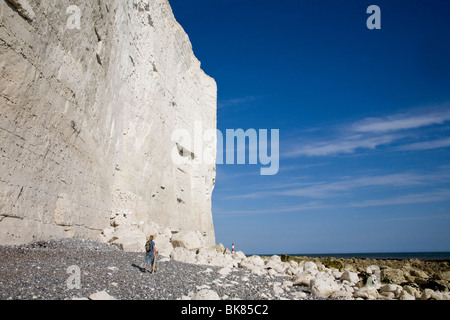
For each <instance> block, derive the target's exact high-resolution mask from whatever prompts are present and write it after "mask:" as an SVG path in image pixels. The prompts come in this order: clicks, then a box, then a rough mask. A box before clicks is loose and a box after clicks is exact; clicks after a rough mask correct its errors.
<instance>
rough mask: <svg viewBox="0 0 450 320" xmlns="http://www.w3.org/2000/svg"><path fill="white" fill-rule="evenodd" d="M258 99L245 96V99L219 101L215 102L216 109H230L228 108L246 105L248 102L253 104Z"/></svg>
mask: <svg viewBox="0 0 450 320" xmlns="http://www.w3.org/2000/svg"><path fill="white" fill-rule="evenodd" d="M257 99H259V97H256V96H246V97H238V98H232V99H225V100H219V101H218V102H217V107H218V108H219V109H223V108H230V107H239V106H242V105H248V104H249V103H250V102H254V101H255V100H257Z"/></svg>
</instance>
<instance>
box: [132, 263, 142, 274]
mask: <svg viewBox="0 0 450 320" xmlns="http://www.w3.org/2000/svg"><path fill="white" fill-rule="evenodd" d="M131 266H132V267H134V268H137V269H139V271H141V272H144V271H145V269H144V268H142V267H141V266H138V265H136V264H134V263H133V264H132V265H131Z"/></svg>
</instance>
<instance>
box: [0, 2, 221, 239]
mask: <svg viewBox="0 0 450 320" xmlns="http://www.w3.org/2000/svg"><path fill="white" fill-rule="evenodd" d="M0 78H1V80H0V244H24V243H29V242H32V241H37V240H46V239H51V238H65V237H81V238H86V239H91V240H98V239H99V238H101V239H103V240H104V239H105V236H104V234H108V237H109V239H117V237H114V233H115V232H116V231H117V232H118V233H123V232H124V230H127V228H128V229H130V228H131V227H134V229H133V232H132V234H133V233H134V234H137V235H138V238H139V239H140V238H143V235H142V234H145V229H146V227H145V226H146V225H148V224H150V223H152V222H154V223H157V224H158V225H160V226H162V227H163V228H169V229H170V231H173V232H181V231H183V232H190V231H192V232H199V233H201V234H202V236H203V237H204V239H203V241H204V242H205V243H206V245H207V246H211V245H214V244H215V237H214V228H213V221H212V214H211V195H212V191H213V188H214V183H215V150H216V140H215V139H216V137H215V135H214V134H213V135H211V134H209V135H208V137H209V138H208V139H203V140H204V141H203V140H200V142H199V141H196V144H194V141H193V140H194V139H193V138H194V136H195V134H194V132H195V130H197V131H199V130H200V131H201V133H202V132H206V131H207V130H210V131H211V132H213V133H215V129H216V112H217V107H216V105H217V86H216V83H215V81H214V80H213V79H212V78H211V77H209V76H207V75H206V74H205V73H204V72H203V71H202V70H201V68H200V62H199V61H198V60H197V58H196V57H195V56H194V53H193V50H192V46H191V43H190V41H189V38H188V36H187V34H186V33H185V31H184V30H183V28H182V27H181V26H180V25H179V24H178V23H177V21H176V20H175V17H174V16H173V13H172V10H171V7H170V5H169V2H168V1H167V0H130V1H122V0H108V1H103V0H100V1H88V0H83V1H76V2H73V1H72V2H71V1H69V0H60V1H29V0H20V1H19V0H7V1H6V0H0ZM177 130H178V131H180V130H182V132H184V133H186V132H187V133H188V134H190V135H191V137H192V141H189V139H186V138H181V137H180V135H179V134H178V135H174V132H177ZM201 133H200V134H201ZM197 136H198V133H197ZM183 137H185V136H183ZM205 155H208V156H209V157H210V158H211V157H212V158H213V159H212V160H211V159H210V161H203V160H204V158H206V157H205ZM177 157H178V158H177ZM116 228H118V229H119V230H116ZM136 228H138V229H139V230H141V231H142V233H140V232H139V231H137V229H136ZM104 230H107V231H106V232H105V233H103V231H104ZM102 233H103V235H102ZM145 236H148V234H145ZM113 241H114V240H113ZM133 241H134V240H133V239H127V243H131V244H130V245H132V242H133ZM139 241H140V242H142V240H139ZM139 245H141V244H139ZM124 246H125V244H124Z"/></svg>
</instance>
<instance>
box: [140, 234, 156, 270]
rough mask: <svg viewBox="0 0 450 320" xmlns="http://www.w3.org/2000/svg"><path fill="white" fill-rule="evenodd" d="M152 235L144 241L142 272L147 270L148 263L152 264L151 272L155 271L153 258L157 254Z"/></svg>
mask: <svg viewBox="0 0 450 320" xmlns="http://www.w3.org/2000/svg"><path fill="white" fill-rule="evenodd" d="M153 238H154V237H153V235H151V236H150V237H149V238H148V240H147V242H146V243H145V251H146V254H145V263H144V267H143V270H142V272H145V271H147V265H148V264H149V263H150V265H151V266H152V273H153V272H154V271H155V270H154V267H155V259H156V255H157V254H158V251H157V250H156V247H155V242H154V241H153Z"/></svg>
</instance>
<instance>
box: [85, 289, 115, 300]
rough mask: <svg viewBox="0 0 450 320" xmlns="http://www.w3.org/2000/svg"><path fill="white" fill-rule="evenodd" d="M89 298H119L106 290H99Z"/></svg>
mask: <svg viewBox="0 0 450 320" xmlns="http://www.w3.org/2000/svg"><path fill="white" fill-rule="evenodd" d="M89 300H117V299H116V298H114V297H113V296H111V295H110V294H109V293H108V292H106V291H99V292H96V293H94V294H91V295H90V296H89Z"/></svg>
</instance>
